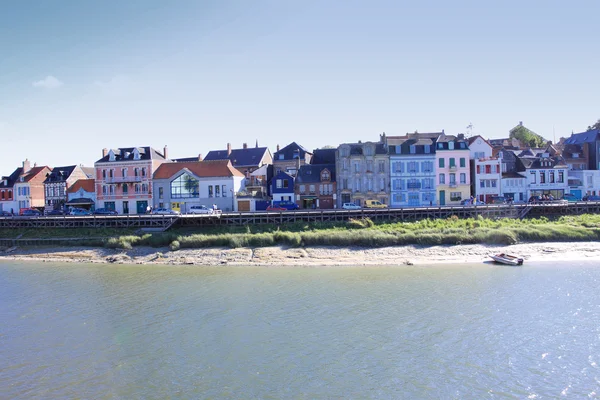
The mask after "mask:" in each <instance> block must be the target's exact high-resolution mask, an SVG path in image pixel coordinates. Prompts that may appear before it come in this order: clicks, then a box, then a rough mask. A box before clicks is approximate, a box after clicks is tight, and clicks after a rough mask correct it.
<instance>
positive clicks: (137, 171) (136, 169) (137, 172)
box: [133, 168, 140, 176]
mask: <svg viewBox="0 0 600 400" xmlns="http://www.w3.org/2000/svg"><path fill="white" fill-rule="evenodd" d="M133 175H135V176H140V169H139V168H134V169H133Z"/></svg>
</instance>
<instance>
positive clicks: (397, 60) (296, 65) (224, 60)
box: [0, 0, 600, 175]
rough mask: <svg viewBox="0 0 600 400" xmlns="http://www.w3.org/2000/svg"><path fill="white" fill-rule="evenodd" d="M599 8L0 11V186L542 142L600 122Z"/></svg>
mask: <svg viewBox="0 0 600 400" xmlns="http://www.w3.org/2000/svg"><path fill="white" fill-rule="evenodd" d="M598 15H600V2H599V1H597V0H592V1H572V2H565V1H552V0H548V1H522V0H519V1H516V0H503V1H495V2H488V1H481V0H478V1H452V2H451V1H446V0H439V1H427V0H423V1H391V0H390V1H377V0H374V1H368V2H367V1H353V0H344V1H342V0H338V1H327V0H314V1H313V0H304V1H285V0H284V1H279V0H271V1H262V0H256V1H247V0H238V1H226V0H223V1H221V0H215V1H202V0H192V1H185V0H179V1H172V2H167V1H155V0H127V1H120V0H119V1H113V0H104V1H99V0H98V1H79V0H61V1H55V2H50V1H33V0H32V1H13V2H3V3H1V4H0V141H1V143H2V155H1V157H0V174H2V175H6V174H9V173H10V172H12V171H13V170H14V168H16V167H17V166H19V165H20V163H21V161H22V160H23V159H25V158H28V159H29V160H31V161H32V162H37V163H38V164H43V165H49V166H51V167H53V166H60V165H70V164H79V163H83V164H85V165H88V166H91V165H93V162H94V161H96V160H97V159H98V158H100V156H101V150H102V148H103V147H113V148H116V147H129V146H148V145H150V146H153V147H156V148H162V146H164V145H165V144H167V145H168V146H169V149H170V155H171V156H172V157H188V156H195V155H197V154H200V153H201V154H206V153H207V152H208V151H210V150H216V149H224V148H225V147H226V144H227V142H231V143H232V145H233V147H234V148H235V147H241V146H242V143H244V142H247V143H248V144H249V145H251V146H253V145H254V144H255V141H256V140H258V142H259V144H260V145H263V146H265V145H266V146H269V147H270V148H271V151H274V148H275V146H276V145H277V144H278V143H279V144H281V145H285V144H288V143H290V142H291V141H296V142H298V143H300V144H302V145H303V146H305V147H307V148H309V149H313V148H316V147H322V146H325V145H338V144H339V143H341V142H345V141H357V140H363V141H365V140H377V139H378V137H379V134H380V133H381V132H386V133H388V134H390V135H393V134H403V133H405V132H413V131H415V130H419V131H422V132H425V131H433V130H440V129H445V131H446V132H447V133H459V132H465V128H466V126H467V125H468V124H469V123H472V124H473V126H474V129H473V133H479V134H482V135H484V136H487V137H490V138H498V137H502V136H507V135H508V131H509V129H511V128H512V127H514V126H515V125H516V124H517V123H518V122H519V121H523V122H524V124H525V125H526V126H527V127H529V128H530V129H532V130H534V131H536V132H537V133H539V134H541V135H542V136H544V137H546V138H547V139H553V136H554V134H553V132H555V133H556V138H557V139H558V138H559V137H560V136H564V135H569V134H570V133H571V131H572V130H574V131H576V132H577V131H583V130H585V128H586V127H587V126H588V125H590V124H592V123H594V122H595V121H596V120H597V119H598V118H600V107H599V104H600V98H599V93H600V54H599V52H598V43H599V39H600V31H599V29H598V23H597V19H598Z"/></svg>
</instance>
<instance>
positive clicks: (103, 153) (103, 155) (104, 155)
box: [102, 147, 108, 158]
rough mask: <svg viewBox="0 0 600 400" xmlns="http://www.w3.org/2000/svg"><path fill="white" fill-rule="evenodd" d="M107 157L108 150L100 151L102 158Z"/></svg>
mask: <svg viewBox="0 0 600 400" xmlns="http://www.w3.org/2000/svg"><path fill="white" fill-rule="evenodd" d="M107 155H108V149H107V148H106V147H105V148H103V149H102V158H104V157H106V156H107Z"/></svg>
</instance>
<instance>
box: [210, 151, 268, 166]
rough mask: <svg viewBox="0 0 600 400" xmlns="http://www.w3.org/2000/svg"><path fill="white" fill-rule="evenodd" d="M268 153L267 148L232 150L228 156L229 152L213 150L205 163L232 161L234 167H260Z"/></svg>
mask: <svg viewBox="0 0 600 400" xmlns="http://www.w3.org/2000/svg"><path fill="white" fill-rule="evenodd" d="M268 151H269V149H268V148H267V147H248V148H246V149H232V150H231V154H230V155H229V156H227V150H213V151H209V152H208V154H207V155H206V157H205V158H204V161H216V160H231V164H232V165H233V166H234V167H254V166H257V167H259V166H260V162H261V160H262V159H263V158H264V157H265V155H266V154H267V152H268Z"/></svg>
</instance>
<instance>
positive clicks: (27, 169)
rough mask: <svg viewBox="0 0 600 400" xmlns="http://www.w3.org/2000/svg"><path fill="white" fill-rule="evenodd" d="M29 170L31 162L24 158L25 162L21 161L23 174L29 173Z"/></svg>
mask: <svg viewBox="0 0 600 400" xmlns="http://www.w3.org/2000/svg"><path fill="white" fill-rule="evenodd" d="M30 169H31V162H30V161H29V160H28V159H27V158H26V159H25V161H23V173H25V172H29V170H30Z"/></svg>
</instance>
